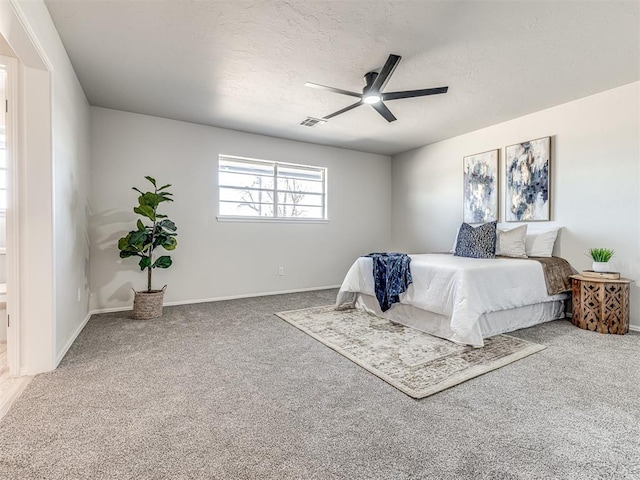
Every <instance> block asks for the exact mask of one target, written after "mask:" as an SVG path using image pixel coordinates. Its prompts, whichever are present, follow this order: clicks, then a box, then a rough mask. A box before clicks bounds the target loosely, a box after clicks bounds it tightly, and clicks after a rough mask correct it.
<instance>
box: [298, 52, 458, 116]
mask: <svg viewBox="0 0 640 480" xmlns="http://www.w3.org/2000/svg"><path fill="white" fill-rule="evenodd" d="M401 58H402V57H401V56H400V55H393V54H392V55H389V58H387V61H386V63H385V64H384V67H382V70H380V73H378V72H369V73H367V74H365V76H364V81H365V87H364V88H363V89H362V93H358V92H351V91H349V90H342V89H340V88H333V87H327V86H325V85H318V84H317V83H310V82H307V83H305V86H307V87H311V88H317V89H318V90H327V91H329V92H334V93H340V94H342V95H348V96H350V97H357V98H359V99H360V100H358V101H357V102H356V103H354V104H353V105H349V106H348V107H345V108H343V109H342V110H338V111H337V112H333V113H331V114H329V115H327V116H325V117H322V120H329V119H330V118H333V117H335V116H337V115H340V114H341V113H345V112H348V111H349V110H353V109H354V108H356V107H359V106H360V105H362V104H363V103H366V104H368V105H371V106H372V107H373V108H374V109H375V110H376V111H377V112H378V113H379V114H380V115H382V116H383V117H384V118H385V119H386V120H387V121H388V122H393V121H394V120H397V119H396V117H395V116H394V115H393V113H391V111H390V110H389V109H388V108H387V106H386V105H385V104H384V102H385V101H388V100H398V99H400V98H412V97H424V96H426V95H438V94H440V93H447V90H448V89H449V87H437V88H425V89H422V90H406V91H404V92H388V93H383V92H382V89H383V88H384V87H385V85H386V84H387V82H388V81H389V78H390V77H391V75H392V74H393V72H394V70H395V69H396V67H397V66H398V63H400V59H401Z"/></svg>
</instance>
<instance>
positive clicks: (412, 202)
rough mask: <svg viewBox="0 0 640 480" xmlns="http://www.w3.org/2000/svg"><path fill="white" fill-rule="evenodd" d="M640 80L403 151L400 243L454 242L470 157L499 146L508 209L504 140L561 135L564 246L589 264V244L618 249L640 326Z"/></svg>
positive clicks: (557, 148)
mask: <svg viewBox="0 0 640 480" xmlns="http://www.w3.org/2000/svg"><path fill="white" fill-rule="evenodd" d="M639 90H640V83H638V82H636V83H632V84H630V85H626V86H623V87H620V88H616V89H613V90H609V91H606V92H603V93H600V94H597V95H593V96H590V97H586V98H583V99H580V100H576V101H574V102H570V103H567V104H564V105H559V106H557V107H553V108H550V109H547V110H543V111H540V112H537V113H534V114H531V115H527V116H525V117H521V118H518V119H515V120H512V121H509V122H505V123H502V124H498V125H494V126H492V127H489V128H485V129H482V130H478V131H475V132H472V133H469V134H466V135H462V136H459V137H455V138H452V139H449V140H445V141H442V142H438V143H434V144H431V145H427V146H425V147H422V148H419V149H417V150H412V151H410V152H405V153H403V154H400V155H396V156H394V157H393V159H392V179H393V187H392V190H393V208H392V232H393V234H392V244H393V247H394V248H396V249H399V250H406V251H410V252H429V251H447V250H449V249H450V248H451V245H452V244H453V240H454V236H455V233H456V228H457V227H458V225H459V224H460V222H461V221H462V157H464V156H466V155H471V154H474V153H478V152H484V151H487V150H491V149H494V148H500V149H501V151H500V168H501V172H500V176H501V185H500V187H501V190H500V199H501V205H500V210H501V213H500V215H501V219H504V155H503V154H504V147H505V146H507V145H512V144H514V143H518V142H522V141H526V140H532V139H535V138H540V137H545V136H551V137H552V158H551V173H552V177H551V184H552V186H551V210H552V217H551V218H552V220H553V221H554V223H558V224H561V225H562V226H563V229H562V231H561V235H560V237H559V240H558V242H559V244H557V248H556V252H557V254H558V255H560V256H562V257H564V258H566V259H567V260H568V261H569V262H570V263H571V265H572V266H573V267H574V268H576V269H577V270H579V271H580V270H584V269H587V268H589V267H590V265H591V260H590V258H588V257H587V255H585V253H586V252H587V251H588V249H589V248H591V247H608V248H613V249H615V251H616V255H615V256H614V258H613V261H612V263H613V265H614V266H615V268H616V269H617V270H619V271H620V272H621V273H622V274H623V276H625V277H628V278H631V279H633V280H635V283H634V284H632V286H631V292H632V307H631V317H632V319H631V322H632V324H633V325H634V326H636V327H640V305H639V302H638V293H639V292H638V288H639V286H640V240H639V239H640V232H639V224H640V193H639V192H640V188H639V187H640V175H639V164H640V123H639V119H638V116H639V110H638V105H639V102H640V98H639V97H640V95H639ZM536 226H537V227H538V228H539V225H536Z"/></svg>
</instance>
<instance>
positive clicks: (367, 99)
mask: <svg viewBox="0 0 640 480" xmlns="http://www.w3.org/2000/svg"><path fill="white" fill-rule="evenodd" d="M380 100H382V98H380V95H376V94H373V93H372V94H371V95H365V96H364V97H362V101H363V102H364V103H367V104H369V105H373V104H374V103H378V102H380Z"/></svg>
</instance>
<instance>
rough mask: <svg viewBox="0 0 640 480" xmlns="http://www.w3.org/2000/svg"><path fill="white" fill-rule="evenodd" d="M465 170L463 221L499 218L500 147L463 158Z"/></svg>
mask: <svg viewBox="0 0 640 480" xmlns="http://www.w3.org/2000/svg"><path fill="white" fill-rule="evenodd" d="M462 168H463V171H464V186H463V190H464V194H463V195H464V197H463V221H464V222H465V223H485V222H493V221H494V220H498V149H495V150H491V151H489V152H483V153H477V154H475V155H469V156H468V157H464V158H463V159H462Z"/></svg>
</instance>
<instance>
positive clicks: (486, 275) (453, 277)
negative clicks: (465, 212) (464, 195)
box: [336, 254, 566, 347]
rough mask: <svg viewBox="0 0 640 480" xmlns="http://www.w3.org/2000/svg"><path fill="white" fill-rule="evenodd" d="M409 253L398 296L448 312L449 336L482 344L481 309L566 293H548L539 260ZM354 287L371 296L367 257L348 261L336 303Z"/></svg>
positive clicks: (348, 299)
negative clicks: (407, 280) (405, 284)
mask: <svg viewBox="0 0 640 480" xmlns="http://www.w3.org/2000/svg"><path fill="white" fill-rule="evenodd" d="M410 257H411V276H412V278H413V283H412V284H411V285H410V286H409V289H408V290H407V291H406V292H405V293H403V294H402V295H401V296H400V302H401V303H403V304H407V305H412V306H414V307H416V308H419V309H422V310H427V311H430V312H435V313H437V314H440V315H445V316H447V317H450V318H451V331H452V332H453V335H452V337H451V340H453V341H456V342H459V343H464V344H469V345H473V346H476V347H480V346H483V345H484V342H483V340H482V332H481V329H480V325H479V319H480V317H481V316H482V315H483V314H485V313H489V312H494V311H499V310H507V309H511V308H517V307H522V306H525V305H532V304H536V303H542V302H549V301H556V300H561V299H564V298H565V297H566V295H564V294H561V295H554V296H549V295H548V294H547V288H546V284H545V280H544V274H543V271H542V265H540V263H539V262H537V261H535V260H523V259H508V258H496V259H476V258H466V257H456V256H453V255H449V254H419V255H410ZM357 293H364V294H367V295H372V296H375V289H374V282H373V265H372V259H371V258H370V257H360V258H358V259H357V260H356V262H355V263H354V264H353V265H352V266H351V268H350V269H349V272H348V273H347V276H346V277H345V279H344V281H343V282H342V286H341V287H340V292H339V293H338V298H337V301H336V306H341V305H344V304H346V303H354V302H355V299H356V294H357ZM393 308H394V307H391V309H392V310H393Z"/></svg>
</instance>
